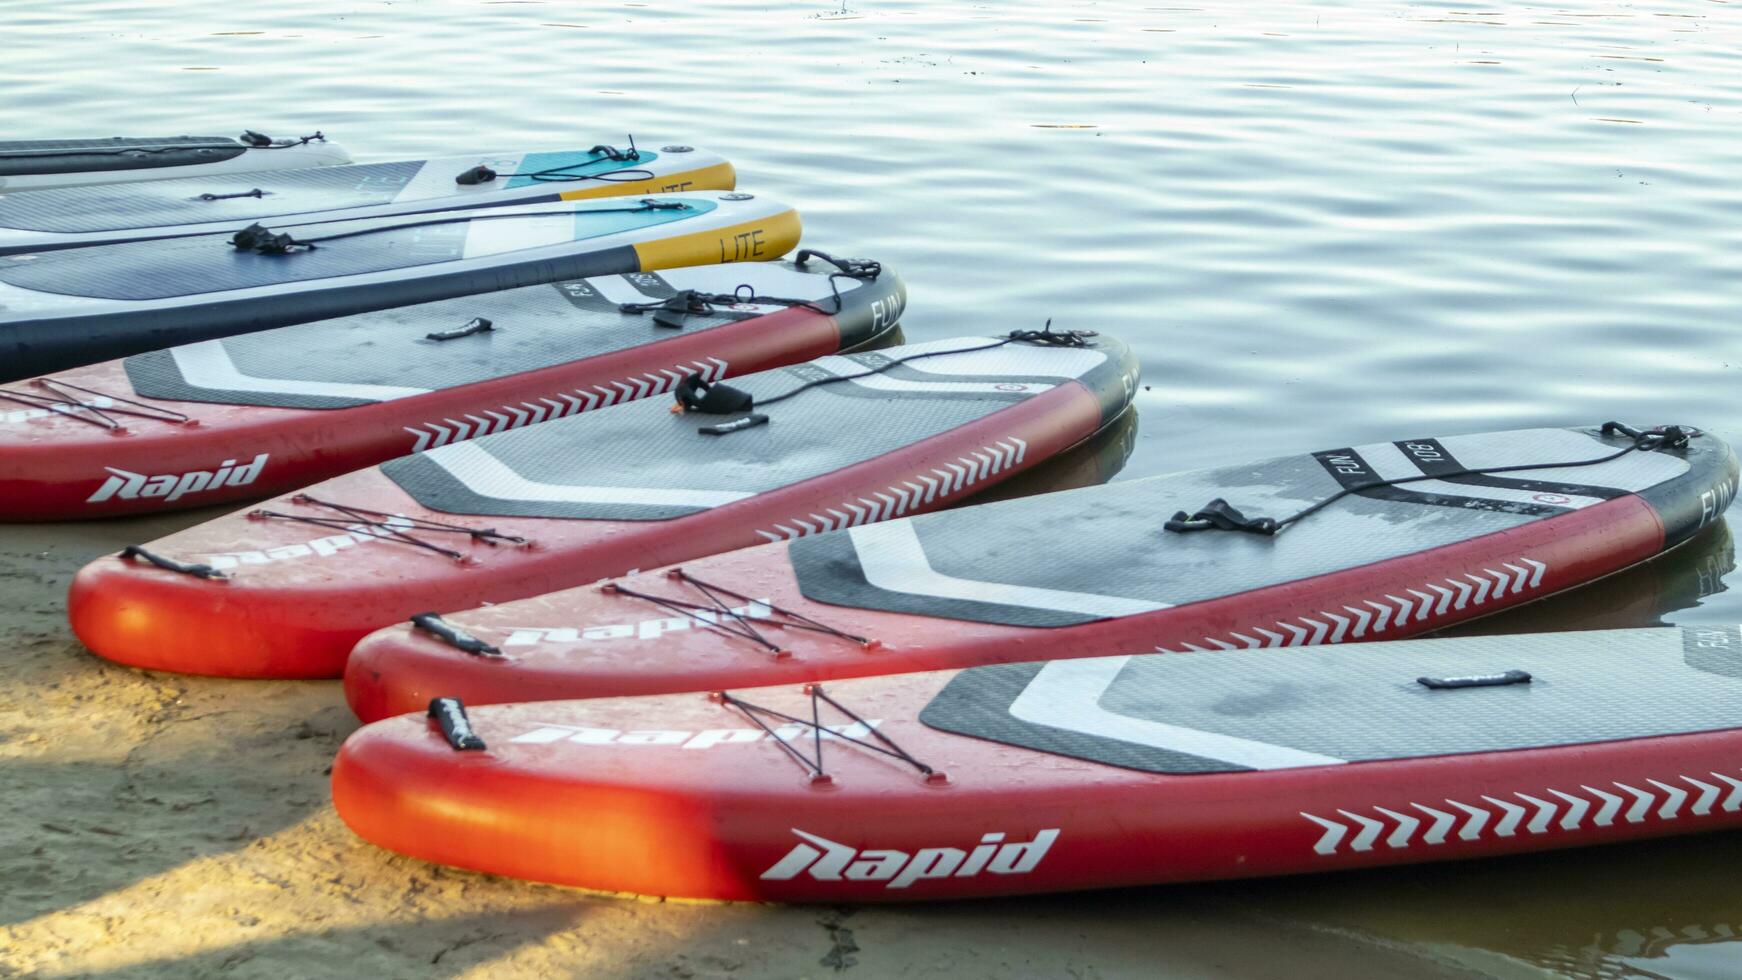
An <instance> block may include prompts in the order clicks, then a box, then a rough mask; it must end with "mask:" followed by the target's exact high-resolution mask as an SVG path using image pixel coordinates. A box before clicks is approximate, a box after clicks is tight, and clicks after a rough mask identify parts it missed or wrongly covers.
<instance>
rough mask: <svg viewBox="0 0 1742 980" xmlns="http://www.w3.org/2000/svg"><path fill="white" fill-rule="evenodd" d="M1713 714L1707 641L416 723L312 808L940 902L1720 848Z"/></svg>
mask: <svg viewBox="0 0 1742 980" xmlns="http://www.w3.org/2000/svg"><path fill="white" fill-rule="evenodd" d="M1738 703H1742V631H1739V630H1738V629H1737V628H1736V627H1734V626H1718V627H1690V628H1686V629H1641V630H1616V631H1607V632H1598V631H1587V632H1578V633H1551V634H1537V635H1525V636H1485V637H1471V638H1459V639H1434V640H1413V641H1408V642H1401V643H1371V644H1360V645H1354V646H1344V647H1321V648H1317V649H1312V650H1300V651H1294V652H1291V653H1289V654H1286V655H1285V658H1284V659H1278V656H1277V654H1275V653H1273V652H1271V651H1268V650H1236V651H1213V652H1194V653H1185V654H1180V655H1165V656H1164V655H1158V654H1152V655H1148V656H1119V657H1096V658H1087V659H1080V660H1061V661H1052V662H1050V663H1029V664H1006V665H999V666H988V667H977V668H973V669H969V670H964V671H939V672H932V673H923V674H906V675H897V676H891V677H877V678H863V679H856V680H847V681H840V682H834V683H829V684H826V685H805V686H794V685H785V686H781V687H771V688H762V689H743V690H738V689H731V690H727V691H719V692H714V693H713V694H711V695H709V694H694V693H692V694H677V695H662V696H650V697H639V698H621V699H607V700H595V701H557V702H544V703H534V704H514V705H494V706H484V707H473V708H471V709H470V710H469V711H462V710H461V707H460V704H459V702H456V701H452V700H448V699H442V700H437V701H435V702H433V703H432V704H430V705H429V706H428V708H427V713H428V714H426V712H425V711H419V712H417V713H416V714H408V715H403V716H400V717H397V718H393V719H389V720H386V721H381V722H377V723H375V724H372V725H369V726H367V727H365V728H363V729H362V730H360V731H358V732H356V733H355V734H353V735H352V736H351V737H350V738H349V739H347V740H346V742H345V744H344V746H343V747H342V748H341V749H340V751H339V757H338V761H337V763H336V764H335V765H334V767H333V802H334V805H335V806H336V807H337V808H338V812H339V815H340V817H342V818H343V819H344V820H345V822H346V823H347V824H349V825H350V826H351V828H352V829H353V830H355V831H356V832H357V833H358V834H360V835H361V836H362V837H363V838H364V839H366V840H369V841H372V842H374V843H376V844H379V845H381V846H383V847H386V848H389V849H391V850H394V851H398V852H400V853H403V854H408V855H411V856H413V857H417V858H422V859H424V860H429V861H435V862H438V863H441V864H448V865H455V866H458V867H462V868H470V869H473V870H477V871H485V872H489V873H491V874H500V875H509V876H512V877H517V878H530V879H534V880H538V881H547V882H556V883H560V884H564V885H578V886H581V887H584V888H593V889H599V890H603V891H612V892H633V893H638V894H645V895H660V896H682V897H687V898H710V899H747V900H767V899H773V900H782V901H807V902H808V901H817V902H868V901H902V900H918V899H934V898H965V897H976V896H984V895H1004V894H1013V893H1021V892H1043V891H1059V890H1066V889H1078V888H1103V887H1109V886H1124V885H1145V884H1153V883H1159V882H1178V881H1198V880H1205V879H1216V878H1232V877H1244V876H1253V875H1277V874H1297V873H1302V872H1312V871H1331V870H1342V869H1350V868H1364V867H1372V866H1375V865H1384V864H1402V863H1409V862H1423V861H1444V860H1452V859H1459V858H1476V857H1491V856H1496V855H1504V854H1517V853H1521V852H1526V851H1540V850H1548V849H1554V848H1563V847H1575V846H1581V845H1588V844H1602V843H1610V842H1615V841H1626V840H1637V839H1640V838H1645V837H1658V836H1664V835H1669V834H1682V833H1690V832H1694V831H1702V830H1719V829H1724V828H1735V827H1738V826H1742V727H1738V726H1739V725H1742V721H1739V719H1738V718H1737V715H1736V705H1737V704H1738ZM429 715H433V716H434V717H430V716H429ZM813 726H815V727H813Z"/></svg>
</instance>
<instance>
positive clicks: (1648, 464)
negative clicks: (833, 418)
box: [345, 427, 1737, 720]
mask: <svg viewBox="0 0 1742 980" xmlns="http://www.w3.org/2000/svg"><path fill="white" fill-rule="evenodd" d="M1675 432H1676V436H1675V437H1673V438H1671V437H1668V436H1665V435H1662V434H1645V433H1639V434H1628V432H1627V431H1622V430H1620V429H1613V428H1608V427H1605V428H1597V427H1592V428H1586V429H1528V430H1521V431H1512V432H1492V433H1483V434H1479V435H1463V436H1446V437H1441V438H1437V439H1436V438H1417V439H1404V440H1400V441H1398V442H1386V443H1379V444H1376V445H1370V446H1359V447H1354V448H1341V449H1331V450H1326V451H1323V452H1318V453H1313V454H1310V455H1300V456H1289V457H1284V458H1281V459H1271V460H1265V461H1260V462H1256V463H1249V464H1246V465H1242V466H1231V467H1226V468H1223V469H1215V470H1206V471H1200V472H1195V473H1185V474H1179V475H1174V476H1160V477H1154V478H1151V479H1145V480H1133V481H1130V482H1128V483H1115V484H1110V485H1108V486H1103V487H1091V488H1088V489H1084V490H1071V491H1067V492H1064V493H1056V494H1046V495H1044V496H1039V497H1030V498H1026V499H1023V500H1012V501H1005V502H1000V503H994V504H986V505H983V506H978V507H967V508H961V509H958V510H954V511H950V512H947V513H943V514H936V515H930V516H925V517H919V518H914V519H908V520H898V521H891V522H887V523H883V524H878V525H874V526H871V527H861V528H852V529H849V530H847V531H844V532H839V533H835V534H826V535H820V536H818V537H815V538H809V539H806V540H802V541H793V542H790V543H787V542H781V543H776V544H771V545H769V546H767V547H762V548H756V549H753V550H749V551H744V552H741V553H738V554H732V555H721V556H717V557H715V558H711V559H708V560H705V561H700V560H699V561H693V562H685V563H684V564H683V566H682V567H681V568H680V569H675V570H662V571H648V572H647V573H645V574H642V575H637V576H630V577H628V578H625V579H622V580H620V581H618V582H616V583H615V585H614V586H613V587H612V588H609V589H603V590H601V589H599V588H589V589H570V590H567V591H564V592H557V593H553V594H550V595H542V596H538V597H535V598H532V599H528V600H525V601H522V602H514V603H506V604H502V605H497V606H493V607H490V608H486V609H476V610H471V611H467V612H444V613H443V619H444V621H445V623H446V624H447V628H448V629H450V630H451V631H452V632H453V633H454V634H456V635H465V636H468V637H471V638H472V641H473V642H474V643H475V644H478V645H479V646H478V647H476V648H474V651H473V652H468V651H467V650H465V649H460V648H457V647H455V646H453V645H452V644H450V643H447V642H445V641H444V640H443V639H442V636H441V635H439V634H437V633H432V632H430V631H429V630H426V629H416V628H411V627H409V626H408V625H400V626H396V627H393V628H391V629H388V630H383V631H381V632H379V633H377V634H375V635H374V636H371V637H369V638H368V639H367V640H365V641H364V642H363V643H361V644H360V645H359V646H358V649H357V651H356V653H355V654H354V655H353V656H352V658H351V664H350V667H349V669H348V671H347V674H346V685H345V687H346V695H347V697H348V698H349V699H350V702H351V706H352V708H353V709H354V710H355V711H356V712H357V713H358V715H359V716H360V717H362V718H364V719H365V720H368V719H374V718H380V717H384V716H386V715H392V714H399V713H401V712H405V711H411V710H416V709H417V708H418V707H420V706H421V705H423V704H426V703H428V701H429V699H430V698H432V697H436V696H438V695H441V696H453V697H459V698H462V699H463V700H465V701H466V703H467V704H486V703H499V702H508V701H531V700H555V699H559V698H585V697H606V696H612V695H624V694H657V693H666V692H675V691H696V690H709V689H718V688H723V687H744V686H756V685H761V684H770V683H802V682H804V681H816V680H827V679H831V678H837V677H855V676H865V675H869V674H887V673H895V672H900V671H912V670H936V669H945V668H957V667H969V666H977V665H981V664H988V663H1008V662H1015V661H1024V660H1051V659H1062V658H1068V657H1092V656H1103V655H1109V654H1113V653H1122V652H1124V653H1128V652H1131V651H1133V650H1137V651H1153V650H1157V649H1165V650H1233V649H1240V648H1251V647H1291V646H1306V645H1311V644H1319V643H1341V642H1345V641H1351V640H1383V639H1391V638H1394V637H1399V636H1408V635H1410V634H1414V633H1420V632H1424V631H1427V630H1432V629H1438V628H1440V627H1442V626H1447V625H1450V624H1452V623H1455V622H1459V621H1461V620H1466V619H1471V618H1474V617H1477V616H1482V615H1486V614H1488V613H1492V612H1496V611H1498V610H1501V609H1505V608H1507V607H1509V606H1514V605H1517V604H1519V603H1522V602H1529V601H1531V600H1533V599H1537V598H1541V597H1543V596H1546V595H1550V594H1552V593H1555V592H1558V591H1560V590H1562V589H1567V588H1571V587H1573V586H1576V585H1579V584H1581V583H1584V582H1589V581H1591V580H1592V579H1595V578H1599V577H1601V576H1604V575H1607V574H1609V573H1611V572H1614V571H1617V570H1619V569H1621V568H1625V567H1627V566H1628V565H1632V564H1634V563H1635V562H1640V561H1644V560H1645V559H1647V558H1650V557H1652V556H1653V555H1656V554H1658V553H1660V552H1662V551H1663V550H1664V549H1666V548H1669V547H1672V546H1674V545H1676V544H1679V543H1681V542H1682V541H1684V540H1686V539H1687V538H1689V537H1690V536H1692V535H1693V534H1694V533H1695V532H1696V531H1698V530H1699V529H1700V528H1701V527H1703V526H1705V525H1707V524H1709V523H1711V522H1712V521H1715V520H1717V518H1718V515H1719V514H1721V513H1723V510H1724V508H1725V506H1726V505H1728V503H1729V502H1730V499H1731V497H1732V496H1733V495H1734V493H1735V490H1736V472H1737V470H1736V457H1735V455H1734V454H1733V453H1732V452H1731V450H1730V447H1729V446H1728V445H1726V444H1725V443H1724V442H1723V440H1721V439H1719V438H1718V437H1716V436H1712V435H1696V436H1693V437H1691V438H1686V441H1685V442H1683V441H1681V439H1682V436H1683V435H1684V433H1683V432H1682V430H1675ZM1605 458H1606V459H1607V461H1606V462H1602V463H1597V464H1593V465H1586V466H1564V465H1563V466H1555V465H1553V464H1557V463H1569V462H1577V461H1585V460H1592V459H1605ZM1527 465H1533V466H1535V467H1536V468H1533V469H1531V470H1528V471H1522V472H1510V473H1506V474H1504V475H1499V474H1488V475H1474V474H1472V475H1458V474H1459V473H1463V472H1466V471H1469V470H1472V469H1482V468H1496V469H1498V468H1504V467H1516V466H1527ZM1401 480H1408V481H1411V482H1399V483H1395V484H1391V483H1384V481H1401ZM1382 483H1383V484H1384V485H1375V484H1382ZM1218 499H1225V500H1226V501H1227V502H1228V503H1229V504H1232V505H1233V507H1235V508H1237V509H1240V510H1242V511H1244V512H1245V514H1247V515H1252V516H1253V517H1271V518H1274V519H1281V518H1283V517H1285V516H1286V515H1290V514H1294V513H1297V512H1300V511H1302V510H1303V509H1306V508H1309V507H1312V506H1314V505H1315V504H1320V503H1323V504H1324V506H1323V507H1322V508H1321V509H1319V510H1317V511H1316V512H1313V513H1310V514H1308V515H1307V516H1306V517H1304V518H1302V519H1300V520H1299V521H1297V522H1295V523H1292V524H1290V525H1288V526H1287V527H1286V528H1285V529H1283V530H1281V531H1280V533H1275V534H1273V535H1265V534H1261V533H1248V532H1244V531H1239V530H1215V529H1212V530H1179V531H1174V530H1169V529H1168V528H1167V526H1166V525H1167V524H1169V523H1170V521H1169V519H1168V515H1169V514H1171V513H1173V512H1174V511H1176V510H1187V511H1190V510H1195V509H1197V508H1199V507H1202V506H1203V505H1205V504H1206V503H1208V502H1210V501H1213V500H1218ZM1181 516H1185V515H1181ZM1199 523H1207V521H1203V522H1199V521H1191V520H1189V519H1188V520H1187V521H1186V524H1187V525H1196V524H1199ZM648 564H652V563H651V562H649V563H648ZM711 596H722V597H728V598H730V601H727V602H715V601H714V599H713V598H711ZM783 624H784V625H785V626H786V627H787V628H779V627H781V626H782V625H783ZM807 624H808V625H807ZM818 626H820V627H826V629H818V628H816V627H818ZM486 647H487V648H488V649H487V650H486V649H484V648H486ZM1277 663H1279V664H1280V663H1282V661H1277ZM1279 669H1281V668H1279Z"/></svg>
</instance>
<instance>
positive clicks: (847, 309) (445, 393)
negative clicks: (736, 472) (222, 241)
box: [0, 253, 906, 520]
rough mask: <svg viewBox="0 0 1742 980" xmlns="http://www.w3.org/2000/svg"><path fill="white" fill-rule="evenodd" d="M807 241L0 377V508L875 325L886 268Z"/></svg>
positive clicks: (841, 346) (176, 482)
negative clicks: (776, 258)
mask: <svg viewBox="0 0 1742 980" xmlns="http://www.w3.org/2000/svg"><path fill="white" fill-rule="evenodd" d="M814 254H815V253H810V254H807V255H805V259H806V261H804V263H803V264H797V263H792V262H779V263H773V262H770V263H760V262H759V263H748V264H743V265H732V266H701V267H695V268H687V269H671V270H667V271H665V272H637V273H631V274H628V275H621V276H600V277H596V278H591V279H573V280H568V281H565V282H558V283H552V284H549V285H540V286H525V287H520V288H516V289H506V290H501V291H498V292H493V293H480V294H477V295H471V296H463V297H460V298H457V299H447V300H440V301H437V302H433V303H420V304H417V305H414V306H403V307H396V308H393V309H386V310H378V311H376V312H373V313H360V314H356V315H353V316H348V317H341V318H338V319H332V320H321V321H317V322H314V323H306V324H299V325H297V326H291V327H282V328H279V329H277V330H269V331H265V332H262V333H253V334H243V335H241V336H236V337H229V338H224V339H218V340H207V341H203V342H201V343H197V344H188V345H185V346H182V347H175V348H171V349H169V350H162V351H154V352H151V353H148V354H139V355H135V356H133V357H129V358H126V359H124V360H118V361H110V362H107V363H104V364H98V365H95V366H92V367H87V368H77V369H73V370H69V371H63V372H61V373H59V374H54V375H50V376H48V377H46V378H39V379H36V380H35V381H34V382H20V383H17V384H13V385H9V386H0V520H66V519H78V518H84V517H108V516H112V515H119V514H135V513H143V512H150V511H160V510H171V509H176V508H183V507H199V506H206V505H210V504H216V503H222V502H224V501H228V500H246V499H258V498H260V497H265V496H269V495H272V494H276V493H282V492H284V491H286V490H292V489H295V488H297V487H304V486H307V485H309V484H311V483H316V482H318V481H320V480H325V479H328V478H330V477H334V476H338V475H339V474H341V473H348V472H350V471H352V470H355V469H360V468H362V467H364V466H369V465H372V464H374V463H379V462H381V461H382V460H385V459H392V458H394V457H396V456H403V455H406V454H407V453H412V452H418V451H421V450H424V449H430V448H435V447H438V446H443V445H447V444H449V443H453V442H459V441H462V440H465V439H469V438H473V437H475V436H482V435H488V434H490V433H494V432H502V431H505V430H508V429H515V428H519V427H521V426H524V425H530V424H534V423H537V422H543V421H546V420H549V419H556V418H564V417H567V416H570V415H576V414H579V413H581V412H585V411H588V410H590V409H596V408H601V407H604V406H608V405H614V404H617V403H618V402H621V401H626V400H630V399H635V398H642V397H646V396H648V395H657V394H665V393H666V392H669V391H670V390H671V389H672V387H673V386H674V385H675V384H676V383H677V382H678V381H680V380H682V379H683V378H684V376H685V375H688V374H691V373H700V374H702V375H703V376H705V377H706V378H708V379H709V380H718V379H719V378H721V377H725V376H729V375H735V374H744V373H749V372H753V371H761V370H766V369H768V368H772V367H778V366H780V365H783V364H791V363H794V362H797V361H804V360H809V359H811V358H815V357H821V356H823V355H826V354H832V353H835V352H837V351H841V350H847V349H851V348H854V347H857V346H859V345H861V344H865V343H867V342H869V341H871V340H872V339H874V338H876V337H878V336H880V335H881V334H883V333H885V332H887V331H889V330H890V329H892V328H893V326H894V324H895V322H896V318H897V317H898V316H899V314H900V312H901V310H902V308H903V307H904V306H905V303H906V290H905V289H904V288H903V287H902V284H901V280H900V278H899V277H897V276H896V275H895V273H894V272H892V271H884V270H882V269H881V267H880V266H878V265H877V264H875V263H855V264H850V265H849V266H847V267H846V268H847V270H848V271H852V272H854V273H855V274H856V277H855V276H849V275H846V274H844V273H843V271H842V269H841V268H840V267H837V266H835V265H832V264H830V263H829V262H828V261H826V260H822V259H817V258H813V257H811V255H814ZM728 297H730V298H728ZM709 299H712V302H709V301H708V300H709ZM740 299H741V300H743V301H742V302H739V301H738V300H740ZM661 303H668V304H670V305H672V307H673V309H671V310H660V309H651V310H650V309H648V308H649V307H651V306H655V305H656V304H661ZM692 304H694V306H693V308H694V310H695V312H693V313H686V312H684V310H687V309H690V308H691V307H692ZM625 305H628V306H629V307H630V308H631V309H632V310H635V311H640V312H624V311H623V307H624V306H625Z"/></svg>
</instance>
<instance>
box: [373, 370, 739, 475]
mask: <svg viewBox="0 0 1742 980" xmlns="http://www.w3.org/2000/svg"><path fill="white" fill-rule="evenodd" d="M727 368H728V365H727V363H726V362H725V361H723V360H721V359H720V358H717V357H710V358H708V360H707V362H706V363H704V362H702V361H692V362H690V363H688V364H679V365H678V366H677V367H676V368H665V369H662V370H660V371H659V372H657V373H655V372H651V371H650V372H648V373H646V374H639V375H634V376H632V377H629V378H626V379H624V380H622V381H613V382H611V383H610V384H609V385H593V386H592V387H591V388H576V389H574V390H573V391H559V392H557V393H556V395H555V396H554V397H541V398H540V399H539V400H538V401H536V402H530V401H526V402H518V403H516V404H513V405H503V406H500V411H486V412H484V414H485V415H487V416H489V418H488V419H481V418H479V417H478V416H476V415H471V414H468V415H466V416H465V418H466V419H467V420H468V421H465V422H462V421H459V420H458V419H451V418H444V419H441V420H440V421H437V422H424V423H421V424H419V425H417V426H406V427H405V431H406V432H409V433H411V435H412V436H413V438H415V439H416V444H415V445H413V446H412V448H411V451H412V452H414V453H421V452H423V451H424V450H425V449H434V448H436V447H438V446H445V445H448V444H449V443H453V442H464V441H465V440H467V439H476V438H478V437H479V436H487V435H490V434H491V433H495V432H506V431H508V430H509V429H518V428H520V427H521V426H524V425H536V424H537V423H539V422H543V421H546V420H548V419H560V418H566V417H568V416H570V415H579V414H580V413H582V412H590V411H592V410H594V409H596V408H604V407H606V406H609V405H616V404H618V403H620V402H627V401H635V400H636V399H640V398H646V397H648V396H649V395H663V394H665V393H666V392H669V391H671V390H672V389H673V388H676V387H677V384H678V382H680V381H682V380H683V379H684V378H686V377H688V376H689V375H691V374H700V375H701V376H702V380H704V381H707V382H709V383H712V382H715V381H718V380H720V379H721V378H723V377H725V376H726V371H727ZM558 399H560V401H559V400H558ZM504 412H505V413H507V414H503V413H504Z"/></svg>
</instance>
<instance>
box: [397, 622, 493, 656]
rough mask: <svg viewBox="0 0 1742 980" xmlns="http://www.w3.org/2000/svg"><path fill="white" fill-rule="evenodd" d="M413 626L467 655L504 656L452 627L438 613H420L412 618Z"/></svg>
mask: <svg viewBox="0 0 1742 980" xmlns="http://www.w3.org/2000/svg"><path fill="white" fill-rule="evenodd" d="M411 625H413V626H415V627H417V628H418V629H420V630H422V631H424V632H425V633H428V634H429V635H431V636H433V637H435V638H436V639H438V640H440V641H442V642H443V643H446V644H447V645H448V646H451V647H453V648H454V649H456V650H464V651H465V652H467V653H470V654H473V655H476V656H480V657H500V656H502V651H501V650H500V649H499V648H497V647H494V646H491V645H490V644H488V643H485V642H484V641H483V640H480V639H478V638H477V637H475V636H473V635H472V634H470V633H468V632H466V631H465V630H463V629H460V628H459V627H457V626H452V625H450V624H449V623H448V622H447V620H444V619H442V618H441V616H440V615H438V614H436V613H432V612H427V613H418V614H417V615H415V616H413V617H411Z"/></svg>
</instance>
